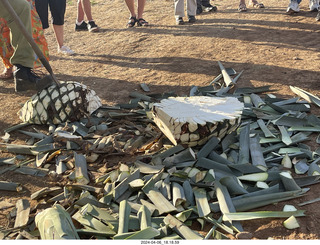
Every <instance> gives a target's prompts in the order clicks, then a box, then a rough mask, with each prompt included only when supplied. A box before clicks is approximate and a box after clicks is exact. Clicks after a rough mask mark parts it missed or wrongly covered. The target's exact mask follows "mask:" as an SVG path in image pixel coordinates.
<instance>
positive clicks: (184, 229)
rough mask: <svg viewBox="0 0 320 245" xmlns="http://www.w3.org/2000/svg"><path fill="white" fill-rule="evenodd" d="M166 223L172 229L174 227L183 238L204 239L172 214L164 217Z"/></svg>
mask: <svg viewBox="0 0 320 245" xmlns="http://www.w3.org/2000/svg"><path fill="white" fill-rule="evenodd" d="M163 221H164V223H165V224H166V225H168V226H169V227H170V228H171V229H174V230H175V231H176V232H177V233H178V234H179V235H181V236H182V238H184V239H187V240H202V239H203V237H202V236H200V235H199V234H197V233H195V232H194V231H193V230H191V229H190V228H189V227H188V226H186V225H185V224H184V223H182V222H181V221H179V220H178V219H176V218H175V217H173V216H172V215H171V214H168V215H167V216H166V217H165V218H164V219H163Z"/></svg>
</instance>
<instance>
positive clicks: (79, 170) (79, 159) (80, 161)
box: [74, 152, 90, 185]
mask: <svg viewBox="0 0 320 245" xmlns="http://www.w3.org/2000/svg"><path fill="white" fill-rule="evenodd" d="M74 162H75V168H76V171H75V173H76V181H77V183H79V184H82V185H86V184H88V183H89V182H90V179H89V176H88V170H87V160H86V158H85V156H84V155H82V154H77V153H76V152H74Z"/></svg>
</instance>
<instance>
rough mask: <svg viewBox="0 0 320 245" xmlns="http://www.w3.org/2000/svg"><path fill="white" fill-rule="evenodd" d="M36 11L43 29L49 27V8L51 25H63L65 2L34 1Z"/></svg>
mask: <svg viewBox="0 0 320 245" xmlns="http://www.w3.org/2000/svg"><path fill="white" fill-rule="evenodd" d="M35 5H36V10H37V13H38V15H39V17H40V20H41V22H42V27H43V29H47V28H48V27H49V12H48V11H49V8H50V12H51V16H52V24H54V25H63V24H64V14H65V12H66V5H67V4H66V0H35Z"/></svg>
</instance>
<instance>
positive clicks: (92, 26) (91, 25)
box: [87, 20, 99, 32]
mask: <svg viewBox="0 0 320 245" xmlns="http://www.w3.org/2000/svg"><path fill="white" fill-rule="evenodd" d="M87 27H88V31H89V32H98V31H99V27H98V26H97V25H96V23H94V21H93V20H91V21H89V22H88V25H87Z"/></svg>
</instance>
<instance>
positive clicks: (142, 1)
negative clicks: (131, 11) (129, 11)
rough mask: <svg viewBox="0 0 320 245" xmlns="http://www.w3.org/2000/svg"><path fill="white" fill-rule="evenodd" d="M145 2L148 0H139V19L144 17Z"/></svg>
mask: <svg viewBox="0 0 320 245" xmlns="http://www.w3.org/2000/svg"><path fill="white" fill-rule="evenodd" d="M145 4H146V0H138V19H142V15H143V11H144V6H145Z"/></svg>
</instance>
